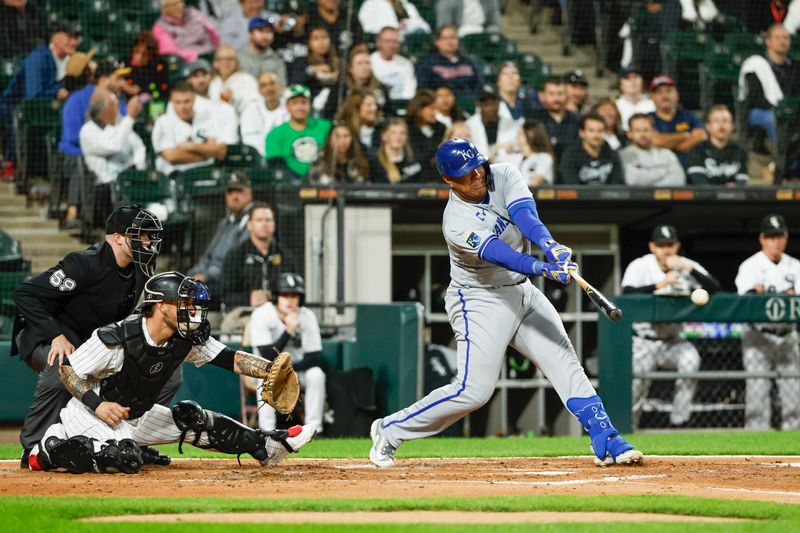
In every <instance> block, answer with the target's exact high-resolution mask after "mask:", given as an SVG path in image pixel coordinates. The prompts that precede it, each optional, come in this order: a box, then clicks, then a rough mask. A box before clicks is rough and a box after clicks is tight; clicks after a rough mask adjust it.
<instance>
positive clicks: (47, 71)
mask: <svg viewBox="0 0 800 533" xmlns="http://www.w3.org/2000/svg"><path fill="white" fill-rule="evenodd" d="M77 46H78V32H77V30H76V29H75V28H74V27H73V26H71V25H70V24H66V23H64V24H58V25H56V27H55V28H54V29H53V32H52V33H51V35H50V44H49V46H48V45H44V44H42V45H39V46H37V47H36V48H34V49H33V51H31V53H30V54H28V56H27V57H26V58H25V60H24V61H23V62H22V66H21V67H20V68H19V70H17V71H16V72H15V73H14V75H13V76H12V78H11V80H9V82H8V85H7V86H6V88H5V90H4V91H3V93H2V95H0V131H2V129H5V128H7V129H8V131H9V132H10V133H9V134H8V136H7V137H6V160H5V162H4V163H3V170H2V176H3V178H13V177H14V176H15V175H16V167H15V162H16V139H15V138H14V136H13V130H12V129H11V123H12V117H13V113H14V109H15V108H16V107H17V105H18V104H19V103H20V102H21V101H22V100H26V99H28V98H58V99H59V100H64V99H66V98H67V96H68V95H69V91H68V90H67V89H65V88H64V87H63V86H62V85H61V84H60V83H59V82H60V81H61V80H62V79H63V78H64V76H65V75H66V72H67V62H68V61H69V56H71V55H72V54H74V53H75V48H76V47H77Z"/></svg>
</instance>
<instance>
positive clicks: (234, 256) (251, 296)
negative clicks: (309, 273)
mask: <svg viewBox="0 0 800 533" xmlns="http://www.w3.org/2000/svg"><path fill="white" fill-rule="evenodd" d="M241 181H242V184H247V183H248V182H247V180H246V177H245V176H242V180H241ZM247 234H248V239H247V240H245V241H244V242H242V243H241V244H239V245H237V246H234V247H232V248H231V250H230V251H229V252H228V253H227V254H226V255H225V260H224V262H223V267H222V272H223V274H224V275H223V276H222V303H223V305H224V306H225V311H226V312H227V313H230V312H232V311H233V309H234V308H236V307H251V308H252V307H258V306H259V305H263V304H265V303H267V302H268V301H269V300H270V298H271V297H272V296H274V294H273V292H274V291H275V282H276V281H277V279H278V275H279V274H280V273H281V272H295V271H297V266H296V265H295V264H294V262H293V260H292V258H291V256H290V255H289V254H288V253H287V252H285V251H284V250H283V249H281V247H280V246H279V245H278V242H277V241H276V240H275V238H274V237H275V212H274V211H273V209H272V206H270V205H269V204H266V203H262V202H256V203H254V204H253V205H252V207H251V208H250V214H249V216H248V219H247ZM223 329H226V330H230V329H231V328H223Z"/></svg>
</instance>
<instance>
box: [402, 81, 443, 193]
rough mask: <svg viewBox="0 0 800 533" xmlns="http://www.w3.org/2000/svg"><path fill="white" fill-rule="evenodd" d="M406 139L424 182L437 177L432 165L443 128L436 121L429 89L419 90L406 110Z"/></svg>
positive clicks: (434, 106) (434, 100) (433, 95)
mask: <svg viewBox="0 0 800 533" xmlns="http://www.w3.org/2000/svg"><path fill="white" fill-rule="evenodd" d="M406 120H407V121H408V139H409V142H410V143H411V150H412V151H413V152H414V155H415V156H416V158H417V161H419V163H420V164H421V165H422V175H423V176H424V179H425V181H433V180H434V178H435V177H436V176H437V175H438V174H437V172H436V166H435V164H434V161H433V159H434V157H435V156H436V148H437V147H438V146H439V143H441V142H442V139H443V137H444V133H445V126H444V124H442V123H441V122H439V121H438V120H436V95H435V94H434V92H433V91H432V90H430V89H420V90H419V91H417V94H416V95H415V96H414V98H412V99H411V101H410V102H408V107H407V108H406Z"/></svg>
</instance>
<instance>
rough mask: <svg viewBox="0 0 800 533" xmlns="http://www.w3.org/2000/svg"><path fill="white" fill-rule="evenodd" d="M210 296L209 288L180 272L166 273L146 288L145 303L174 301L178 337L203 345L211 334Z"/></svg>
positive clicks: (154, 277)
mask: <svg viewBox="0 0 800 533" xmlns="http://www.w3.org/2000/svg"><path fill="white" fill-rule="evenodd" d="M210 300H211V296H210V294H209V292H208V287H206V286H205V285H203V284H202V283H200V282H199V281H197V280H196V279H193V278H190V277H189V276H185V275H183V274H181V273H180V272H164V273H163V274H158V275H156V276H153V277H152V278H150V279H149V280H148V281H147V283H145V285H144V301H143V302H142V304H148V303H155V302H173V303H175V305H176V306H177V308H178V312H177V323H178V325H177V331H178V335H180V336H181V337H183V338H185V339H189V340H190V341H191V342H192V344H196V345H199V344H203V343H205V342H206V341H207V340H208V337H209V335H210V334H211V326H210V324H209V323H208V306H209V302H210Z"/></svg>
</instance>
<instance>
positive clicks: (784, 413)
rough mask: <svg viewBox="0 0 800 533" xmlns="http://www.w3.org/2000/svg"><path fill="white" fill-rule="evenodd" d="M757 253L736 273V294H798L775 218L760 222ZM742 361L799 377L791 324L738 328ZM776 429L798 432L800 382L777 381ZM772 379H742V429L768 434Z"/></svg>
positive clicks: (781, 223)
mask: <svg viewBox="0 0 800 533" xmlns="http://www.w3.org/2000/svg"><path fill="white" fill-rule="evenodd" d="M758 242H759V244H760V245H761V250H760V251H759V252H756V253H755V254H754V255H752V256H750V257H748V258H747V259H745V261H744V262H743V263H742V264H741V265H739V272H738V273H737V274H736V290H737V291H738V292H739V294H792V295H797V294H800V261H798V260H797V259H795V258H794V257H791V256H790V255H787V254H786V253H785V252H786V245H787V243H788V242H789V228H788V226H787V225H786V220H784V218H783V217H782V216H781V215H777V214H770V215H767V216H765V217H764V219H763V220H762V221H761V234H760V235H759V236H758ZM742 359H743V362H744V369H745V371H747V372H777V373H779V374H781V373H797V372H800V349H799V348H798V335H797V327H796V324H794V323H791V322H770V323H765V324H744V325H743V326H742ZM775 381H776V383H777V385H778V399H779V400H780V403H781V428H782V429H783V430H792V429H800V378H778V379H776V380H775ZM771 390H772V380H770V379H768V378H748V379H746V380H745V393H744V398H745V406H744V427H745V428H746V429H757V430H765V429H769V428H770V425H771V421H772V398H771V394H770V392H771Z"/></svg>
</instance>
